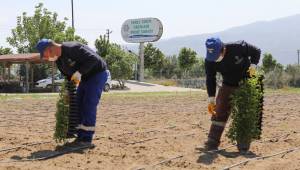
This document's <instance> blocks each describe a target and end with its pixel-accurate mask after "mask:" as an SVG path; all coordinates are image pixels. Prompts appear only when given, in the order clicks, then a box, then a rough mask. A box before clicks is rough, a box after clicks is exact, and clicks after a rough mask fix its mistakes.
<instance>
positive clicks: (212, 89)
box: [205, 60, 217, 97]
mask: <svg viewBox="0 0 300 170" xmlns="http://www.w3.org/2000/svg"><path fill="white" fill-rule="evenodd" d="M205 72H206V88H207V94H208V97H214V96H215V95H216V85H217V83H216V63H214V62H210V61H207V60H205Z"/></svg>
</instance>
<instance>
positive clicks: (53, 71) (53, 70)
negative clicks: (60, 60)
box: [51, 62, 55, 92]
mask: <svg viewBox="0 0 300 170" xmlns="http://www.w3.org/2000/svg"><path fill="white" fill-rule="evenodd" d="M51 66H52V92H54V91H55V88H54V84H55V82H54V73H55V63H54V62H51Z"/></svg>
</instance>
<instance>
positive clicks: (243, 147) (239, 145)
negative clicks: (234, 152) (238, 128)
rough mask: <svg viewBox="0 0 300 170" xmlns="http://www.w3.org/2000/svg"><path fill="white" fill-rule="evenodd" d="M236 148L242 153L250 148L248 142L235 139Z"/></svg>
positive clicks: (245, 152)
mask: <svg viewBox="0 0 300 170" xmlns="http://www.w3.org/2000/svg"><path fill="white" fill-rule="evenodd" d="M237 148H238V150H239V152H240V154H242V155H244V154H247V153H248V151H249V149H250V142H241V141H237Z"/></svg>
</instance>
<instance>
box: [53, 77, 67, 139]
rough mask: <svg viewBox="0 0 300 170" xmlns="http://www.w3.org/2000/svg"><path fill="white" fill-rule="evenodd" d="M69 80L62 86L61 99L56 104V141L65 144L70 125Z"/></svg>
mask: <svg viewBox="0 0 300 170" xmlns="http://www.w3.org/2000/svg"><path fill="white" fill-rule="evenodd" d="M66 84H67V80H65V81H64V82H63V84H62V87H61V90H60V93H59V99H58V101H57V103H56V114H55V118H56V126H55V132H54V139H55V141H56V142H65V140H66V138H67V132H68V124H69V95H68V90H67V88H66Z"/></svg>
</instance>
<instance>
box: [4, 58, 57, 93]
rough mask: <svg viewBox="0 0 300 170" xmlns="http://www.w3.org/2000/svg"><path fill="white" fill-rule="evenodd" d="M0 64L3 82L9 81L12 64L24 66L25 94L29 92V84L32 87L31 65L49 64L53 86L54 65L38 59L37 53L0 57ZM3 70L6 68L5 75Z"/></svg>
mask: <svg viewBox="0 0 300 170" xmlns="http://www.w3.org/2000/svg"><path fill="white" fill-rule="evenodd" d="M0 64H2V66H3V70H2V75H3V80H4V81H9V80H10V77H11V65H12V64H25V68H26V74H25V92H29V89H30V84H31V85H32V87H33V85H34V82H33V69H32V65H34V64H51V65H52V84H54V72H55V64H54V62H47V61H45V60H42V59H40V54H39V53H27V54H7V55H0ZM5 68H8V71H7V73H6V69H5ZM30 71H31V77H30V80H29V72H30ZM52 90H53V91H54V86H52Z"/></svg>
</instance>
